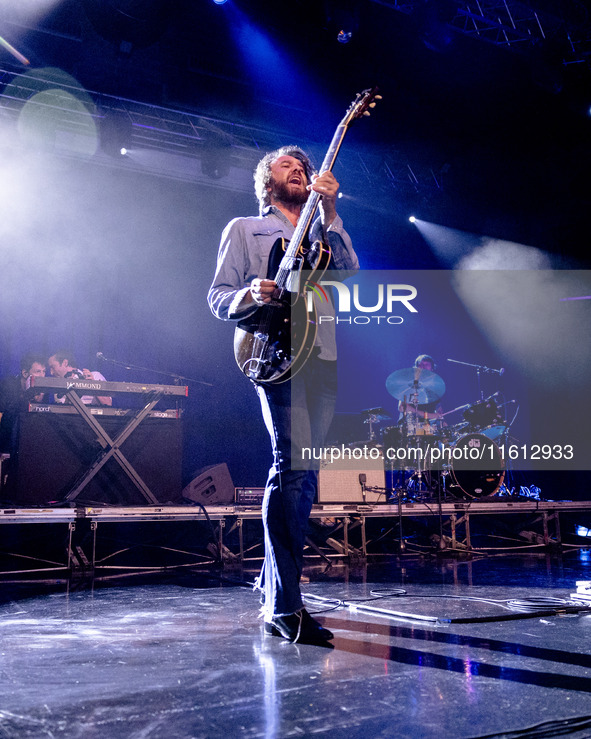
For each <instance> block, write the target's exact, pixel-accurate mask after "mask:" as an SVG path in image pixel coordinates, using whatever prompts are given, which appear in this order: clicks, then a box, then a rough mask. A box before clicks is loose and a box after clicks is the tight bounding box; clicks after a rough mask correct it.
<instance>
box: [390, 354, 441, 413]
mask: <svg viewBox="0 0 591 739" xmlns="http://www.w3.org/2000/svg"><path fill="white" fill-rule="evenodd" d="M414 366H415V367H416V368H418V369H419V370H421V371H423V370H425V371H427V372H435V368H436V366H437V365H436V364H435V360H434V359H433V357H431V356H429V354H419V356H418V357H417V358H416V359H415V363H414ZM444 387H445V385H444ZM410 401H411V398H410V397H409V399H408V400H405V399H403V400H401V401H400V402H399V403H398V411H399V413H400V414H401V415H400V419H399V420H402V419H403V418H404V414H405V413H409V412H410V413H412V414H413V415H415V417H416V419H417V421H418V422H421V421H426V422H427V423H430V424H431V426H432V427H435V426H438V425H441V426H446V425H447V424H446V423H445V421H443V408H442V406H441V403H440V402H439V398H437V399H436V400H434V401H433V402H431V403H419V404H418V405H415V404H413V403H412V402H410ZM438 421H440V422H441V423H440V424H438V423H437V422H438Z"/></svg>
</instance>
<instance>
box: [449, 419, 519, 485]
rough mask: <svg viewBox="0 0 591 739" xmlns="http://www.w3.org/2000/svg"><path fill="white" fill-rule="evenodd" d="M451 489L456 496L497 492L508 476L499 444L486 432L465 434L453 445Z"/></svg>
mask: <svg viewBox="0 0 591 739" xmlns="http://www.w3.org/2000/svg"><path fill="white" fill-rule="evenodd" d="M450 473H451V479H452V483H451V485H450V486H449V488H450V492H451V493H453V495H456V496H457V497H460V498H461V497H464V496H468V497H469V498H486V497H488V496H490V495H494V494H495V493H496V492H497V490H498V489H499V488H500V487H501V485H502V484H503V480H504V479H505V463H504V461H503V458H502V456H501V452H500V450H499V447H498V446H497V445H496V444H495V443H494V442H493V441H491V439H489V438H488V437H487V436H485V435H484V434H466V435H465V436H461V437H460V438H459V439H458V440H457V441H456V442H455V443H454V444H453V445H452V447H451V471H450Z"/></svg>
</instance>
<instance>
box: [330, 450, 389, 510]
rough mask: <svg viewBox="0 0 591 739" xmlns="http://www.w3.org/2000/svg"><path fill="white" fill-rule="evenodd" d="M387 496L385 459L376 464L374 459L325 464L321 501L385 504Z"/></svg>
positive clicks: (377, 461)
mask: <svg viewBox="0 0 591 739" xmlns="http://www.w3.org/2000/svg"><path fill="white" fill-rule="evenodd" d="M360 466H365V467H366V469H360ZM386 499H387V496H386V475H385V472H384V467H383V460H376V461H375V464H374V463H373V462H372V461H371V460H363V461H362V462H361V461H359V460H339V461H338V462H333V463H330V462H325V463H321V465H320V471H319V473H318V503H321V504H322V503H385V502H386Z"/></svg>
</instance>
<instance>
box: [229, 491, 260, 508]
mask: <svg viewBox="0 0 591 739" xmlns="http://www.w3.org/2000/svg"><path fill="white" fill-rule="evenodd" d="M235 493H236V494H235V501H236V505H246V506H260V505H262V503H263V497H264V495H265V488H247V487H243V488H236V491H235Z"/></svg>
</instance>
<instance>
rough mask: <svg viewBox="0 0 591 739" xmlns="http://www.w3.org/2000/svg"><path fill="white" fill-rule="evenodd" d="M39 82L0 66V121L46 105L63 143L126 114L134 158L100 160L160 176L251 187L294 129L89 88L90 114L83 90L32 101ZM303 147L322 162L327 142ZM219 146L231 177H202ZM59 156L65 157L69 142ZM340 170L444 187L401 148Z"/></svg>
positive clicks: (350, 157)
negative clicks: (81, 98) (267, 156)
mask: <svg viewBox="0 0 591 739" xmlns="http://www.w3.org/2000/svg"><path fill="white" fill-rule="evenodd" d="M40 85H47V86H48V87H50V85H49V84H48V83H47V80H45V79H43V78H35V76H34V75H33V74H31V73H27V74H21V73H16V74H15V73H14V72H8V71H5V70H1V69H0V90H2V92H0V121H2V122H4V123H5V124H8V125H9V126H10V125H12V126H13V128H14V130H16V123H17V120H18V117H19V115H20V111H21V110H22V108H23V105H24V104H25V102H27V101H29V104H34V105H37V106H39V107H40V108H44V109H46V110H47V113H48V117H51V120H52V122H53V125H54V126H55V127H56V129H57V130H59V133H60V136H59V140H60V141H61V142H66V144H67V137H68V136H77V135H83V134H84V131H85V130H86V129H85V127H84V120H83V118H84V117H85V116H88V113H90V114H91V115H92V117H93V118H94V119H95V122H96V124H97V129H99V130H100V123H101V120H102V119H104V118H105V117H106V116H108V115H109V114H111V113H114V114H116V115H117V116H118V117H127V118H128V119H129V120H130V121H131V142H130V147H129V148H130V152H131V156H129V157H117V158H113V157H108V156H107V155H106V154H105V153H104V152H100V151H99V152H97V154H96V155H95V159H96V161H97V163H99V164H101V163H102V164H107V163H109V164H113V163H116V164H117V165H118V166H121V167H125V168H126V169H137V170H138V171H143V172H150V173H152V174H155V175H159V176H163V177H169V178H173V179H179V180H183V181H193V182H201V183H207V184H210V185H212V186H216V187H221V188H224V189H230V190H236V191H240V192H252V173H253V171H254V168H255V166H256V164H257V162H258V161H259V159H260V158H261V156H262V155H263V154H264V153H265V152H267V151H272V150H274V149H277V148H279V147H280V146H282V145H283V144H284V143H285V141H286V139H289V137H290V136H291V134H289V133H288V132H286V131H279V130H270V129H264V128H261V127H256V126H252V125H248V124H244V123H237V122H235V121H228V120H223V119H221V118H213V117H210V116H203V115H199V114H196V113H189V112H186V111H180V110H175V109H172V108H167V107H163V106H159V105H153V104H147V103H141V102H137V101H134V100H129V99H125V98H120V97H115V96H110V95H104V94H101V93H87V92H85V95H86V96H88V95H89V96H90V98H91V99H92V103H93V106H92V107H93V109H92V110H90V111H85V110H79V109H73V108H72V106H71V104H68V100H69V99H71V98H70V97H69V96H70V95H74V96H76V95H77V93H80V92H81V88H77V87H74V86H72V87H68V86H67V85H63V84H60V89H61V90H63V93H64V94H63V104H62V101H61V100H60V95H59V91H58V92H57V93H55V94H54V95H53V96H52V98H51V101H52V102H51V104H49V103H48V102H47V99H46V98H45V99H41V100H40V101H38V102H37V101H36V100H34V101H31V98H32V97H33V95H34V94H35V93H36V92H39V89H40ZM301 143H302V146H303V147H304V148H305V149H306V150H307V151H309V152H310V154H311V155H312V157H313V159H315V160H316V161H319V162H320V161H322V159H323V155H324V150H325V144H320V143H319V142H318V141H311V140H307V141H306V140H303V141H302V142H301ZM212 147H213V148H216V147H219V148H220V149H221V150H223V151H224V153H225V154H226V155H227V156H229V157H230V163H231V170H230V172H229V174H228V175H227V176H224V177H221V178H220V179H219V180H217V181H212V180H211V178H208V177H207V175H205V174H203V172H202V170H201V167H200V166H199V161H200V160H201V159H202V157H203V155H204V152H205V151H211V148H212ZM134 151H136V152H144V153H146V152H151V153H152V154H153V156H151V157H143V158H141V161H138V160H137V159H134V156H133V152H134ZM56 153H61V154H64V155H68V154H69V152H68V150H67V145H66V146H64V148H62V149H61V150H59V151H57V150H56ZM337 168H338V169H339V170H341V171H346V172H347V175H351V176H352V177H355V178H357V179H359V178H363V180H365V181H366V182H367V183H368V184H370V185H372V186H373V187H377V188H378V189H386V190H387V189H389V188H393V189H395V190H408V191H409V192H412V191H414V192H419V191H421V190H425V191H436V190H439V189H440V187H441V182H440V181H439V178H438V177H436V176H435V175H434V174H433V170H432V169H430V168H429V167H425V166H423V165H419V164H416V163H413V164H412V165H411V164H410V163H408V162H407V161H406V160H405V157H404V155H403V154H402V153H400V152H393V151H391V150H385V151H375V150H373V149H372V151H371V152H368V153H360V152H359V150H356V151H353V152H352V151H343V153H342V154H341V156H340V157H339V160H338V161H337Z"/></svg>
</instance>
